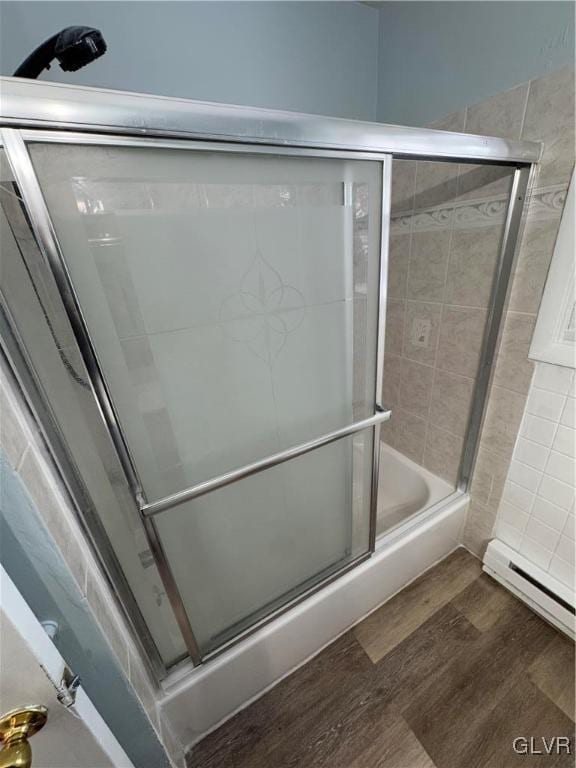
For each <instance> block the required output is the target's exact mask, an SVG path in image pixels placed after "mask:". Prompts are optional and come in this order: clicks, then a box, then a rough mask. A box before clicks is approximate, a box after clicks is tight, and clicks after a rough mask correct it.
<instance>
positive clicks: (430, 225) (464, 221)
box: [391, 184, 566, 234]
mask: <svg viewBox="0 0 576 768" xmlns="http://www.w3.org/2000/svg"><path fill="white" fill-rule="evenodd" d="M565 199H566V186H565V185H563V184H556V185H554V186H551V187H542V188H541V189H536V190H534V191H533V192H532V194H531V196H530V200H529V204H528V216H529V217H530V218H531V219H548V218H554V217H556V216H560V215H561V213H562V208H563V206H564V201H565ZM507 205H508V196H507V195H498V196H497V197H489V198H482V199H478V200H465V201H463V202H456V203H453V204H450V205H437V206H434V207H433V208H427V209H424V210H420V211H414V212H403V213H400V214H397V215H395V216H392V219H391V230H392V233H393V234H407V233H409V232H426V231H435V230H442V229H449V228H451V227H454V228H455V229H459V228H462V229H474V228H476V227H493V226H495V225H497V224H502V223H503V222H504V218H505V216H506V209H507Z"/></svg>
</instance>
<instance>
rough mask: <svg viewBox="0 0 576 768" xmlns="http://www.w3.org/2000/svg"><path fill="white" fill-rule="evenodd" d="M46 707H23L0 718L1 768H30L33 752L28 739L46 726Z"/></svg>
mask: <svg viewBox="0 0 576 768" xmlns="http://www.w3.org/2000/svg"><path fill="white" fill-rule="evenodd" d="M47 719H48V710H47V709H46V707H42V706H38V707H21V708H20V709H13V710H12V711H11V712H7V713H6V714H5V715H2V717H0V742H1V743H2V749H0V768H30V766H31V765H32V750H31V749H30V744H29V743H28V737H30V736H34V734H35V733H38V731H39V730H40V729H41V728H43V727H44V726H45V725H46V720H47Z"/></svg>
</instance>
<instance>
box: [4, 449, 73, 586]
mask: <svg viewBox="0 0 576 768" xmlns="http://www.w3.org/2000/svg"><path fill="white" fill-rule="evenodd" d="M47 473H48V467H47V465H46V463H45V462H44V460H43V458H42V457H41V456H39V455H38V453H37V452H36V451H34V450H28V451H27V452H26V455H25V456H24V459H23V460H22V463H21V465H20V468H19V471H18V474H19V475H20V477H21V478H22V482H23V483H24V485H25V486H26V489H27V491H28V493H29V494H30V497H31V498H32V500H33V502H34V504H35V506H36V509H37V510H38V512H39V514H40V516H41V517H42V520H43V521H44V524H45V525H46V527H47V528H48V530H49V531H50V534H51V535H52V537H53V538H54V541H55V542H56V545H57V547H58V549H59V550H60V551H61V553H62V555H63V557H64V559H65V560H66V564H67V565H68V567H69V568H70V571H71V573H72V575H73V576H74V578H75V580H76V582H77V584H78V586H79V588H80V589H81V591H82V592H83V593H84V592H85V589H86V557H85V554H84V552H83V548H82V545H81V543H80V539H79V537H78V535H77V534H76V533H75V532H74V529H73V527H72V525H71V524H70V520H69V519H68V516H67V515H66V513H64V511H63V510H64V508H65V502H64V500H63V498H62V497H61V495H60V494H58V493H55V489H54V480H52V479H51V478H50V477H49V475H48V474H47Z"/></svg>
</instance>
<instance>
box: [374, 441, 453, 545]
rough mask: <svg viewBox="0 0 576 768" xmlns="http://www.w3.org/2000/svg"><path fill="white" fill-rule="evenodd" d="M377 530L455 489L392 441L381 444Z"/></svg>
mask: <svg viewBox="0 0 576 768" xmlns="http://www.w3.org/2000/svg"><path fill="white" fill-rule="evenodd" d="M379 475H380V476H379V478H378V523H377V529H376V530H377V534H378V535H379V536H380V535H381V534H383V533H385V532H387V531H390V530H391V529H392V528H394V527H395V526H397V525H398V524H399V523H403V522H404V521H405V520H407V519H408V518H409V517H411V516H412V515H414V514H415V513H416V512H420V511H421V510H423V509H426V508H427V507H430V506H432V505H434V504H436V503H437V502H439V501H441V499H445V498H446V497H447V496H450V494H451V493H454V488H452V486H451V485H449V483H447V482H446V481H445V480H442V478H440V477H437V476H436V475H434V474H432V472H429V471H428V470H427V469H424V467H421V466H419V465H418V464H416V463H415V462H414V461H411V460H410V459H408V458H407V457H406V456H404V454H402V453H399V452H398V451H396V450H395V449H394V448H391V447H390V446H389V445H386V444H385V443H382V444H381V446H380V473H379Z"/></svg>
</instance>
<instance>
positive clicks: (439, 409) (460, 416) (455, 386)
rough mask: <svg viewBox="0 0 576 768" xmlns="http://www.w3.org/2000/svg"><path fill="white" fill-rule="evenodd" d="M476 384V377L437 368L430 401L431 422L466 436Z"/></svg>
mask: <svg viewBox="0 0 576 768" xmlns="http://www.w3.org/2000/svg"><path fill="white" fill-rule="evenodd" d="M474 386H475V382H474V379H470V378H468V377H466V376H460V375H459V374H457V373H450V372H448V371H442V370H440V369H436V372H435V375H434V386H433V388H432V400H431V403H430V423H431V424H435V425H436V426H437V427H441V428H443V429H445V430H447V431H448V432H452V434H454V435H462V436H464V435H465V434H466V427H467V425H468V418H469V414H470V404H471V402H472V395H473V393H474Z"/></svg>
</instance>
